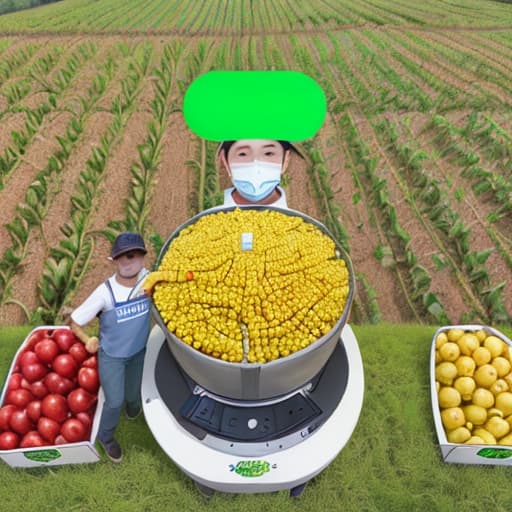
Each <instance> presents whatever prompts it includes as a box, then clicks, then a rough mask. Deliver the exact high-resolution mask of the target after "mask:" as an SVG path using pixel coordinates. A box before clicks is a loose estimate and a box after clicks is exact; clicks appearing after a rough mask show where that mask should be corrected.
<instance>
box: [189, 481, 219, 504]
mask: <svg viewBox="0 0 512 512" xmlns="http://www.w3.org/2000/svg"><path fill="white" fill-rule="evenodd" d="M194 484H195V486H196V489H197V490H198V491H199V492H200V493H201V496H203V497H204V498H206V499H207V500H209V499H210V498H211V497H212V496H213V495H214V494H215V489H212V488H211V487H207V486H206V485H203V484H200V483H199V482H196V481H195V480H194Z"/></svg>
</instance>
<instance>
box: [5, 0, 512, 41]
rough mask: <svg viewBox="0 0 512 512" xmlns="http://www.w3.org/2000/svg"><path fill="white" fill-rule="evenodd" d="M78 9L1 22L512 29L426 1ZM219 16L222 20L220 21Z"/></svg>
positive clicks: (76, 27)
mask: <svg viewBox="0 0 512 512" xmlns="http://www.w3.org/2000/svg"><path fill="white" fill-rule="evenodd" d="M73 7H74V8H73V9H67V8H66V5H61V4H59V3H58V2H57V3H54V4H52V5H49V6H46V7H44V8H40V9H37V10H33V11H31V15H30V16H26V15H25V14H24V13H23V12H18V13H11V14H8V15H4V16H2V19H0V30H4V31H6V32H11V33H12V32H17V31H21V30H26V31H30V32H34V31H53V32H62V31H84V30H87V31H90V32H108V31H111V32H113V31H116V32H133V31H147V30H154V31H158V32H165V31H173V32H177V33H178V34H183V35H190V34H192V35H198V34H201V35H205V34H218V35H234V34H237V35H240V34H247V33H261V32H263V31H282V32H289V31H291V30H294V31H301V30H306V29H309V30H310V29H311V27H315V28H316V27H318V29H319V30H321V29H322V27H336V26H340V25H342V26H343V25H362V24H373V25H375V26H388V25H398V26H403V25H408V26H410V25H412V26H418V27H424V26H443V25H447V26H453V25H460V24H466V25H469V26H473V27H485V26H488V27H493V26H496V25H501V24H503V25H505V26H507V23H509V24H510V21H511V20H512V14H511V13H510V10H509V9H507V5H506V4H505V3H500V2H484V3H482V2H479V1H478V0H467V1H466V2H465V3H464V5H461V6H455V5H453V6H450V9H448V10H447V9H446V5H445V3H444V2H443V1H442V0H426V1H425V2H424V3H423V4H422V5H421V6H418V5H417V4H411V5H408V4H404V3H403V2H394V1H391V0H389V1H386V2H377V3H376V2H372V3H371V4H364V3H361V2H358V1H356V0H351V1H350V2H343V3H340V2H332V1H328V0H311V1H306V0H299V1H298V2H292V1H290V0H279V1H272V0H259V1H255V0H239V1H237V2H229V0H211V1H209V2H188V1H187V0H171V1H164V0H159V1H158V2H151V3H148V2H143V1H142V0H127V1H125V2H123V3H122V5H121V4H119V3H118V2H117V1H116V0H105V1H103V2H101V4H98V3H97V2H88V1H86V0H84V1H83V2H82V3H80V2H75V4H74V6H73ZM217 13H220V16H217V15H216V14H217Z"/></svg>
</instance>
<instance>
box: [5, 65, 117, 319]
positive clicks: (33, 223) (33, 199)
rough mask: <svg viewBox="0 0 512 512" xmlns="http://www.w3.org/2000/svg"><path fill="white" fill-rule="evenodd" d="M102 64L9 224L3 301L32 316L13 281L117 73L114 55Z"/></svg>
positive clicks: (39, 231)
mask: <svg viewBox="0 0 512 512" xmlns="http://www.w3.org/2000/svg"><path fill="white" fill-rule="evenodd" d="M102 68H103V69H102V70H101V71H99V72H98V73H97V74H96V75H95V76H94V78H93V79H92V81H91V85H90V87H89V88H88V89H87V91H86V94H85V95H83V96H80V97H79V98H78V102H79V104H80V108H79V109H78V112H76V113H75V114H74V115H73V116H72V117H71V118H70V120H69V121H68V123H67V125H66V128H65V133H64V134H63V135H61V136H58V137H57V140H58V143H59V148H58V149H57V150H55V151H54V153H53V154H52V155H50V156H49V157H48V161H47V165H46V166H45V167H44V168H43V169H41V170H40V171H39V172H38V173H37V174H36V176H35V177H34V180H33V181H32V183H31V184H30V185H29V187H28V188H27V190H26V193H25V200H24V201H23V202H22V203H20V204H18V206H17V207H16V215H15V217H14V218H13V220H12V221H11V222H9V224H7V226H6V228H7V230H8V233H9V236H10V238H11V246H10V247H7V248H6V249H5V250H4V253H3V256H2V258H1V259H0V304H6V303H9V302H15V303H18V305H20V306H21V307H22V308H23V309H24V311H25V313H26V315H27V318H28V319H29V318H30V316H31V314H30V313H29V312H28V311H27V310H26V308H25V306H24V305H23V304H22V303H19V302H17V301H16V299H15V298H14V296H13V292H14V290H13V289H12V286H11V283H12V280H13V278H14V277H15V276H16V274H17V273H18V272H20V271H21V270H22V268H23V262H24V260H25V258H26V256H27V255H28V253H29V250H30V236H31V234H32V233H33V232H34V231H37V232H38V233H39V234H40V235H41V236H42V238H43V239H44V234H43V233H42V231H41V225H42V221H43V219H44V218H45V217H46V215H47V213H48V210H49V208H50V206H51V204H52V201H53V199H54V197H56V195H57V194H58V192H59V178H60V175H61V174H62V172H63V170H64V169H65V167H66V163H67V161H68V160H69V157H70V155H71V153H72V151H73V148H74V147H75V146H76V145H77V144H78V143H79V142H80V136H81V134H82V133H83V130H84V125H85V123H86V121H87V118H88V117H89V116H90V115H91V114H92V112H93V108H94V106H95V105H96V104H97V102H98V101H99V100H100V98H101V97H102V96H103V94H104V93H105V90H106V86H107V83H108V82H109V81H110V80H111V79H112V77H113V74H114V68H115V65H114V62H113V61H112V60H111V59H110V58H109V59H108V61H107V63H106V64H105V63H104V65H103V66H102Z"/></svg>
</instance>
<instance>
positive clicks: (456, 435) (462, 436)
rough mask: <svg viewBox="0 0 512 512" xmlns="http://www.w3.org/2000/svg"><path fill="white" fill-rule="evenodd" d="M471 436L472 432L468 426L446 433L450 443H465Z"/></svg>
mask: <svg viewBox="0 0 512 512" xmlns="http://www.w3.org/2000/svg"><path fill="white" fill-rule="evenodd" d="M470 437H471V432H470V431H469V430H468V429H467V428H466V427H458V428H456V429H454V430H449V431H448V432H447V433H446V438H447V439H448V441H449V442H450V443H464V442H466V441H467V440H468V439H469V438H470Z"/></svg>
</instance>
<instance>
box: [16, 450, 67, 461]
mask: <svg viewBox="0 0 512 512" xmlns="http://www.w3.org/2000/svg"><path fill="white" fill-rule="evenodd" d="M23 455H24V456H25V457H26V458H27V459H29V460H33V461H34V462H51V461H52V460H56V459H58V458H59V457H61V453H60V452H59V450H54V449H51V450H36V451H33V452H23Z"/></svg>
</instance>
